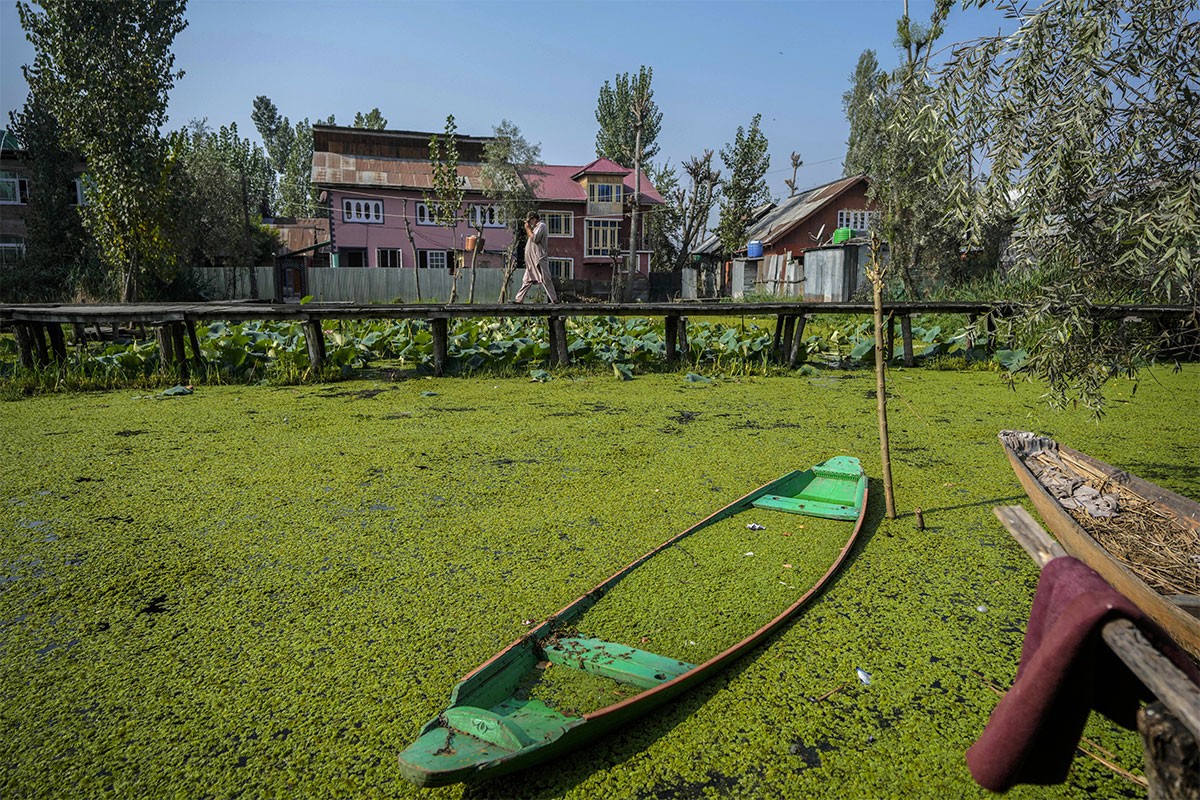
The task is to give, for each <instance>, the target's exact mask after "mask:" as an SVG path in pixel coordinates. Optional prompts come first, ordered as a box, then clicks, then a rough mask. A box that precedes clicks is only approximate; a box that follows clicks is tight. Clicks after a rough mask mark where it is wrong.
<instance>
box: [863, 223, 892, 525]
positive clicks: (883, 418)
mask: <svg viewBox="0 0 1200 800" xmlns="http://www.w3.org/2000/svg"><path fill="white" fill-rule="evenodd" d="M886 269H887V268H886V267H885V266H884V265H883V264H882V263H881V262H880V260H879V233H878V232H875V231H872V233H871V262H870V265H869V266H868V267H867V277H868V278H870V280H871V288H872V291H871V296H872V301H873V305H874V307H875V309H874V310H875V314H874V316H875V408H876V411H877V413H878V416H879V458H880V461H882V462H883V498H884V503H885V505H886V506H887V517H888V519H895V518H896V498H895V496H894V495H893V494H892V456H891V451H890V450H889V448H888V424H887V378H886V377H885V376H884V367H885V363H884V357H883V278H884V274H885V272H886Z"/></svg>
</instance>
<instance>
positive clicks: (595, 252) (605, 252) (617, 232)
mask: <svg viewBox="0 0 1200 800" xmlns="http://www.w3.org/2000/svg"><path fill="white" fill-rule="evenodd" d="M583 229H584V242H583V248H584V249H583V255H584V257H585V258H608V257H610V256H611V255H612V250H614V249H615V250H616V251H617V254H620V252H621V220H619V219H588V220H584V227H583ZM600 230H603V231H611V232H612V233H611V234H608V235H606V236H604V238H605V239H609V238H611V243H610V246H609V247H605V248H603V249H600V248H594V247H592V241H593V234H594V232H596V231H600Z"/></svg>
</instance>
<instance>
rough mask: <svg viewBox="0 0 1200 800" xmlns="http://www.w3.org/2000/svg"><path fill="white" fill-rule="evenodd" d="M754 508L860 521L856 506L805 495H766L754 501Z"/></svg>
mask: <svg viewBox="0 0 1200 800" xmlns="http://www.w3.org/2000/svg"><path fill="white" fill-rule="evenodd" d="M754 507H755V508H763V509H768V510H771V511H786V512H788V513H790V514H804V515H805V516H808V517H825V518H827V519H858V509H857V508H855V507H854V506H845V505H841V504H840V503H829V502H826V501H824V500H812V499H809V498H807V497H805V496H804V495H798V496H797V497H784V496H783V495H778V494H766V495H763V496H762V497H760V498H758V499H757V500H755V501H754Z"/></svg>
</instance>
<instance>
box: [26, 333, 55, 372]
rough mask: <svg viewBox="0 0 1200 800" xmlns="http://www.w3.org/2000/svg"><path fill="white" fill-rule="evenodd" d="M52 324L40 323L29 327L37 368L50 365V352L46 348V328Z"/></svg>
mask: <svg viewBox="0 0 1200 800" xmlns="http://www.w3.org/2000/svg"><path fill="white" fill-rule="evenodd" d="M52 324H54V323H50V322H42V323H36V324H34V325H31V326H30V332H31V333H32V334H33V347H34V351H35V353H36V361H37V365H38V366H39V367H45V366H47V365H49V364H50V351H49V349H48V348H47V347H46V326H47V325H52Z"/></svg>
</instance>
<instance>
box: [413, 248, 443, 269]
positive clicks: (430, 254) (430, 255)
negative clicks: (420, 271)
mask: <svg viewBox="0 0 1200 800" xmlns="http://www.w3.org/2000/svg"><path fill="white" fill-rule="evenodd" d="M422 253H424V254H425V265H424V267H423V268H424V269H449V268H450V254H449V252H447V251H446V250H418V251H417V266H421V254H422ZM434 256H437V259H435V258H434ZM435 260H440V261H441V262H442V263H441V264H434V263H433V262H434V261H435Z"/></svg>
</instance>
